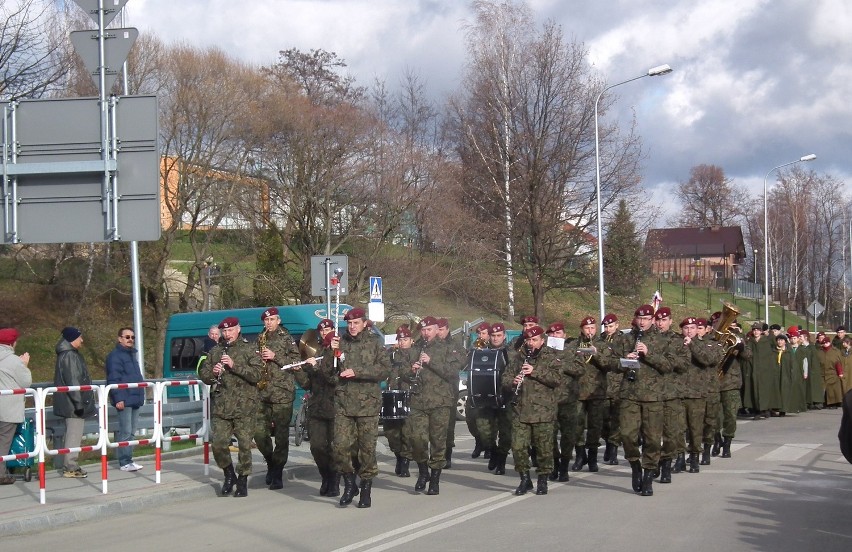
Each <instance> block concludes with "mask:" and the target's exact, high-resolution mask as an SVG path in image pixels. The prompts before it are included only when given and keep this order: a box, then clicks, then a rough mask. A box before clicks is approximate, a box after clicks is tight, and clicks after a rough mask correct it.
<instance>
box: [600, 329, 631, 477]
mask: <svg viewBox="0 0 852 552" xmlns="http://www.w3.org/2000/svg"><path fill="white" fill-rule="evenodd" d="M619 335H621V333H617V334H614V335H612V336H609V335H606V334H604V335H600V336H598V340H597V342H596V343H595V346H596V347H597V348H598V349H599V350H600V349H601V348H603V346H604V345H605V344H609V343H612V340H613V339H615V338H617V337H618V336H619ZM623 378H624V374H621V373H620V372H615V371H612V370H610V371H608V372H607V373H606V402H605V403H604V416H603V430H602V431H603V437H604V439H606V442H607V448H608V449H609V454H611V455H612V457H611V458H607V457H606V453H605V458H604V461H605V462H607V463H609V464H612V465H617V464H618V447H619V445H621V424H620V423H619V412H620V406H621V398H620V394H621V380H622V379H623Z"/></svg>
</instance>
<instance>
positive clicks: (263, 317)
mask: <svg viewBox="0 0 852 552" xmlns="http://www.w3.org/2000/svg"><path fill="white" fill-rule="evenodd" d="M270 316H278V309H277V308H275V307H269V308H268V309H266V310H265V311H263V314H261V315H260V320H261V321H263V320H266V319H267V318H268V317H270Z"/></svg>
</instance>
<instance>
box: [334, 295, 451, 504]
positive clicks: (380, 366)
mask: <svg viewBox="0 0 852 552" xmlns="http://www.w3.org/2000/svg"><path fill="white" fill-rule="evenodd" d="M343 319H344V320H345V321H346V331H345V332H343V334H342V335H339V336H337V337H334V338H332V339H331V346H330V347H329V348H327V349H326V350H325V351H324V352H323V359H322V364H321V366H320V370H321V372H322V374H323V376H324V377H325V378H326V380H327V381H328V382H329V383H332V384H334V385H335V390H334V410H335V415H334V427H333V431H334V437H333V439H332V454H333V457H334V464H335V466H336V471H337V472H340V473H341V474H342V476H343V493H342V494H341V496H340V503H339V504H340V505H341V506H348V505H349V504H351V503H352V499H353V498H354V497H355V496H356V495H358V494H359V490H358V486H357V485H356V481H355V479H356V476H360V478H361V483H360V495H361V496H360V498H359V501H358V507H359V508H369V507H371V506H372V488H373V478H375V477H376V476H377V475H378V474H379V466H378V463H377V462H376V441H378V438H379V412H380V410H381V404H382V391H381V386H380V384H381V382H382V381H383V380H386V379H388V378H389V377H390V375H391V363H390V358H389V357H388V354H387V352H386V351H385V349H384V345H383V343H382V342H381V341H380V340H379V339H378V338H377V337H376V335H375V334H373V333H371V332H370V331H369V330H368V329H367V313H366V311H364V309H362V308H360V307H356V308H354V309H351V310H349V311H348V312H347V313H346V315H345V316H344V317H343ZM445 430H446V428H445ZM353 453H354V454H355V456H357V461H358V470H357V473H356V469H355V465H354V464H353V461H352V456H353Z"/></svg>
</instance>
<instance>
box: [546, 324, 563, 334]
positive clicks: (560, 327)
mask: <svg viewBox="0 0 852 552" xmlns="http://www.w3.org/2000/svg"><path fill="white" fill-rule="evenodd" d="M564 331H565V325H564V324H563V323H562V322H554V323H553V324H551V325H550V326H548V327H547V333H553V332H564Z"/></svg>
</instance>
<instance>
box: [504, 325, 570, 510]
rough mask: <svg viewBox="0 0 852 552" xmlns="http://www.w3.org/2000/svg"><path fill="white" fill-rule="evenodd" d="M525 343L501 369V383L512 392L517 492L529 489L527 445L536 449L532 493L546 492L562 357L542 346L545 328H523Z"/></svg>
mask: <svg viewBox="0 0 852 552" xmlns="http://www.w3.org/2000/svg"><path fill="white" fill-rule="evenodd" d="M523 337H524V339H525V346H524V348H523V349H522V351H521V354H519V355H518V356H516V357H514V358H515V360H514V361H513V362H512V364H511V365H510V366H509V367H508V368H507V369H506V371H505V372H503V376H502V378H501V383H502V386H503V389H504V390H506V391H507V392H513V393H514V395H515V400H513V402H512V436H513V441H512V458H514V461H515V471H517V472H518V473H519V474H520V477H521V483H520V485H518V488H517V489H516V490H515V494H516V495H523V494H526V493H527V491H530V490H532V488H533V485H532V481H531V480H530V459H529V454H528V451H529V449H530V447H533V448H535V449H536V450H538V484H537V485H536V490H535V494H537V495H545V494H547V477H548V474H550V472H551V471H553V455H552V454H551V451H552V449H551V440H552V439H553V422H554V421H555V418H556V400H557V393H556V388H557V387H558V386H559V383H560V379H561V378H562V375H561V373H560V372H561V371H562V359H561V358H560V357H559V356H558V355H557V354H556V351H554V350H553V349H551V348H549V347H545V346H544V341H545V338H544V328H542V327H541V326H533V327H531V328H527V329H526V330H524V333H523Z"/></svg>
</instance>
